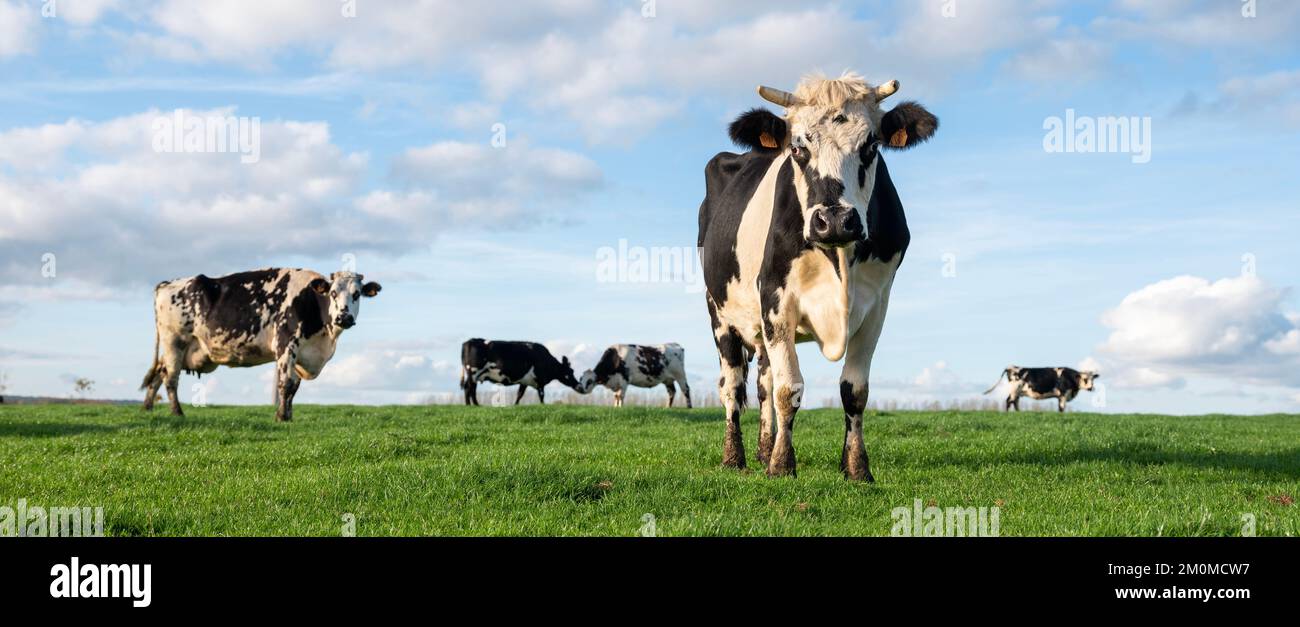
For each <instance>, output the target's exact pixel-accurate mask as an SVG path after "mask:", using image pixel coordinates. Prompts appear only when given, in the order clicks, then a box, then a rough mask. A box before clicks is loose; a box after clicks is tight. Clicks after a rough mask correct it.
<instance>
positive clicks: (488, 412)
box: [0, 405, 1300, 536]
mask: <svg viewBox="0 0 1300 627" xmlns="http://www.w3.org/2000/svg"><path fill="white" fill-rule="evenodd" d="M186 411H187V412H188V415H187V416H186V417H184V418H172V417H170V416H167V415H166V414H165V413H164V412H157V413H154V414H145V413H142V412H141V411H140V410H139V409H138V408H135V407H123V406H111V405H26V406H7V405H0V505H7V506H10V507H13V506H14V504H15V503H16V502H17V500H18V499H25V500H26V501H27V503H29V504H31V505H41V506H47V507H50V506H79V507H98V506H102V507H103V508H104V512H105V532H106V534H107V535H110V536H135V535H146V536H193V535H202V536H297V535H311V536H337V535H340V534H344V533H345V532H355V534H356V535H362V536H373V535H378V536H387V535H526V536H551V535H602V536H604V535H610V536H634V535H638V534H639V533H642V532H644V531H646V529H647V524H648V522H649V521H650V520H653V528H654V532H655V533H656V534H657V535H660V536H699V535H723V536H742V535H743V536H748V535H764V536H766V535H778V536H818V535H833V536H860V535H888V534H889V533H890V530H891V528H892V526H893V523H894V518H893V516H892V515H891V512H893V511H894V510H895V508H900V507H902V508H909V509H910V508H912V507H913V505H914V503H915V501H916V500H917V499H920V501H921V502H922V503H923V504H924V505H936V506H939V507H998V508H999V512H1000V517H999V519H1000V534H1001V535H1002V536H1022V535H1030V536H1043V535H1046V536H1073V535H1085V536H1158V535H1164V536H1235V535H1240V534H1241V533H1242V530H1243V515H1250V516H1251V517H1253V520H1254V533H1256V534H1258V535H1296V534H1297V533H1300V508H1298V507H1297V506H1295V505H1294V504H1293V501H1294V498H1293V497H1295V496H1296V495H1297V493H1298V492H1300V416H1294V415H1273V416H1225V415H1208V416H1191V417H1183V416H1157V415H1113V414H1089V413H1067V414H1065V415H1058V414H1056V413H1054V412H1053V413H1048V412H1024V413H1020V414H999V413H991V412H968V411H877V412H872V413H871V415H870V416H869V417H868V418H867V419H866V421H865V423H866V424H865V435H866V441H867V446H868V451H869V453H870V456H871V466H872V471H873V472H874V474H875V476H876V479H877V482H876V483H875V484H860V483H850V482H847V481H844V480H843V479H842V478H841V476H840V474H839V472H838V463H839V454H840V442H841V441H842V429H843V419H842V415H841V414H840V412H838V411H837V410H833V409H824V410H806V411H803V412H800V414H799V418H798V421H797V425H796V432H795V433H796V439H795V446H796V450H797V454H798V462H799V468H798V471H799V476H798V477H797V478H793V479H788V478H787V479H768V478H766V477H765V476H764V475H763V473H762V471H761V469H755V465H756V463H755V462H754V459H753V446H754V438H755V435H756V424H755V416H756V412H754V411H752V410H751V411H750V412H748V413H747V414H746V417H745V421H744V428H745V445H746V447H747V451H746V452H747V454H748V455H749V463H750V466H751V468H750V470H748V471H735V470H731V469H724V468H721V467H720V465H719V462H720V459H721V444H722V422H721V412H720V410H717V409H695V410H686V409H664V408H650V407H624V408H622V409H614V408H609V407H590V406H586V407H583V406H570V405H547V406H523V407H487V406H485V407H477V408H465V407H457V406H400V407H357V406H312V405H301V406H299V407H298V408H297V411H296V416H295V417H296V420H295V422H292V423H287V424H277V423H275V422H274V421H273V420H272V411H271V409H270V408H269V407H187V408H186ZM650 516H652V517H653V519H651V518H650Z"/></svg>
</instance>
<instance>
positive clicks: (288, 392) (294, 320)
mask: <svg viewBox="0 0 1300 627" xmlns="http://www.w3.org/2000/svg"><path fill="white" fill-rule="evenodd" d="M364 281H365V279H364V278H363V277H362V276H361V275H360V274H356V273H354V272H335V273H334V274H331V275H330V276H329V278H328V279H327V278H326V277H324V276H321V275H320V274H317V273H315V272H312V271H311V270H297V269H283V268H267V269H264V270H254V271H251V272H240V273H237V274H232V275H229V276H224V277H220V278H215V279H213V278H208V277H206V276H203V275H201V274H200V275H199V276H196V277H190V278H187V279H176V280H174V281H164V282H162V283H159V284H158V287H156V288H155V289H154V316H155V338H154V360H153V365H152V366H150V368H149V372H148V373H147V374H145V376H144V382H143V383H142V384H141V386H140V389H141V390H145V391H146V392H147V394H146V395H145V400H144V408H145V409H146V410H152V409H153V405H154V401H156V400H157V398H158V388H159V387H160V386H162V385H164V384H166V386H167V396H168V397H169V398H170V399H171V410H172V415H175V416H180V415H182V414H183V412H181V403H180V398H179V396H178V395H177V392H176V388H177V382H178V381H179V380H180V376H181V372H182V371H183V372H188V373H191V374H200V375H202V374H206V373H209V372H212V371H214V370H216V369H217V366H230V367H234V368H245V367H249V366H259V365H262V364H266V363H270V362H275V363H276V370H275V374H276V387H275V391H276V394H275V402H276V410H275V419H276V420H279V421H288V420H292V419H293V397H294V395H295V394H297V392H298V386H299V384H300V383H301V382H302V379H308V380H310V379H315V378H316V376H317V375H319V374H320V373H321V370H322V369H323V368H324V367H325V364H326V363H328V362H329V360H330V358H331V357H333V356H334V350H335V349H336V348H337V347H338V340H339V335H340V334H342V333H343V331H344V330H346V329H350V328H352V327H353V325H355V324H356V322H357V316H358V315H359V314H360V312H361V297H362V296H365V297H373V296H375V295H376V294H378V293H379V291H380V289H382V288H381V287H380V285H379V284H378V283H373V282H372V283H365V282H364Z"/></svg>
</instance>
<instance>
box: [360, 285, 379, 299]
mask: <svg viewBox="0 0 1300 627" xmlns="http://www.w3.org/2000/svg"><path fill="white" fill-rule="evenodd" d="M383 289H384V286H382V285H380V284H378V283H375V282H374V281H371V282H369V283H367V284H365V285H362V286H361V293H362V294H365V295H366V297H367V298H374V297H375V296H377V295H379V292H380V290H383Z"/></svg>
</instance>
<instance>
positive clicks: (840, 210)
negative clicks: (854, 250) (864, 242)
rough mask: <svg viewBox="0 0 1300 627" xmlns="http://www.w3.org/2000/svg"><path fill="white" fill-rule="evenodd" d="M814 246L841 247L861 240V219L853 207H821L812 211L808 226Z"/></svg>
mask: <svg viewBox="0 0 1300 627" xmlns="http://www.w3.org/2000/svg"><path fill="white" fill-rule="evenodd" d="M808 226H809V228H808V234H809V239H811V240H812V242H813V243H814V244H822V245H825V246H843V245H845V244H849V243H852V242H855V241H857V240H860V239H862V233H863V230H862V219H861V218H859V217H858V212H857V210H856V209H854V208H853V207H851V206H850V207H843V206H840V207H822V208H819V209H816V210H814V211H813V215H812V220H811V222H810V224H809V225H808Z"/></svg>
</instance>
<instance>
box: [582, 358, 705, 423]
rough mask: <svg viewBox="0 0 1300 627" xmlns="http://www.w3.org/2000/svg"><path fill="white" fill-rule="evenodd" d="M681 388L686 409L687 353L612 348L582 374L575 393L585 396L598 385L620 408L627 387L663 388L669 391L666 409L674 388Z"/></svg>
mask: <svg viewBox="0 0 1300 627" xmlns="http://www.w3.org/2000/svg"><path fill="white" fill-rule="evenodd" d="M674 382H676V383H677V384H678V385H680V386H682V394H683V395H685V396H686V407H687V408H690V407H691V386H690V385H688V384H687V383H686V351H685V350H684V349H682V347H681V346H680V345H678V344H660V345H658V346H643V345H638V344H615V345H613V346H611V347H609V348H607V349H605V353H604V354H603V355H601V356H600V361H599V362H597V363H596V367H595V368H593V369H591V370H588V371H586V372H584V373H582V377H580V378H579V379H578V384H579V387H578V391H579V392H581V393H583V394H588V393H590V392H591V390H592V389H594V388H595V387H596V386H597V385H603V386H605V387H607V388H609V389H610V390H613V392H614V406H615V407H622V406H623V394H624V393H625V392H626V391H627V388H628V386H633V385H634V386H636V387H639V388H652V387H655V386H656V385H663V386H664V387H665V388H667V389H668V407H672V406H673V398H674V397H675V396H676V395H677V388H676V387H674V385H673V383H674Z"/></svg>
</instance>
